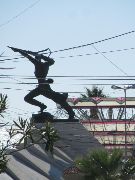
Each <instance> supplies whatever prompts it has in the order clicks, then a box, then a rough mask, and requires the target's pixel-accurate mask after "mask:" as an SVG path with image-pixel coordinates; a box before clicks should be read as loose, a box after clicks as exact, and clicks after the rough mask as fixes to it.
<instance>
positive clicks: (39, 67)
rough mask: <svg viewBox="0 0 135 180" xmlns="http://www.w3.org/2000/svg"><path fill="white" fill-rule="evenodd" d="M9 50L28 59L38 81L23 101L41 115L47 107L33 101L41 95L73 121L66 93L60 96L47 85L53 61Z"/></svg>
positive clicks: (49, 81) (29, 53)
mask: <svg viewBox="0 0 135 180" xmlns="http://www.w3.org/2000/svg"><path fill="white" fill-rule="evenodd" d="M9 48H11V49H12V50H13V51H14V52H19V53H20V54H21V55H23V56H24V57H26V58H28V59H29V60H30V61H31V62H32V63H33V64H34V66H35V76H36V78H37V80H38V86H37V87H36V88H35V89H33V90H31V91H30V93H28V94H27V95H26V96H25V97H24V100H25V101H26V102H27V103H30V104H32V105H35V106H38V107H40V111H41V113H43V111H44V109H46V108H47V106H46V105H45V104H43V103H41V102H39V101H37V100H36V99H34V97H36V96H38V95H43V96H45V97H47V98H49V99H51V100H53V101H54V102H55V103H57V104H60V106H61V107H62V108H64V109H65V110H66V111H67V112H68V114H69V119H73V118H74V116H75V113H74V111H73V110H72V108H71V106H70V105H69V104H68V103H67V102H66V99H67V97H68V93H63V94H61V93H58V92H55V91H53V90H52V89H51V87H50V85H49V84H51V83H53V79H46V77H47V74H48V71H49V67H50V66H52V65H53V64H54V63H55V61H54V60H53V59H52V58H50V57H47V56H44V55H43V54H39V53H38V52H32V51H26V50H22V49H18V48H14V47H9ZM48 49H49V48H48ZM48 49H46V50H45V51H47V50H48Z"/></svg>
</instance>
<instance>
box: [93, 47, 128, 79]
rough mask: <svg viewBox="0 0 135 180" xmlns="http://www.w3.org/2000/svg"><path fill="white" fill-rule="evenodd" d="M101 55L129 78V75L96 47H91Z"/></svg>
mask: <svg viewBox="0 0 135 180" xmlns="http://www.w3.org/2000/svg"><path fill="white" fill-rule="evenodd" d="M91 46H92V47H93V48H94V49H95V50H96V51H97V52H98V53H99V54H101V55H102V56H103V57H104V58H105V59H106V60H107V61H109V62H110V63H111V64H112V65H113V66H114V67H115V68H116V69H118V70H119V71H120V72H122V73H123V74H124V75H126V76H128V74H127V73H126V72H125V71H124V70H123V69H121V68H120V67H118V66H117V65H116V64H115V63H114V62H112V61H111V60H110V59H109V58H108V57H106V56H105V55H104V54H103V53H102V52H100V51H99V50H98V49H97V48H96V47H95V46H94V45H91Z"/></svg>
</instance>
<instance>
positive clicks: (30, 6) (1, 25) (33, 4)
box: [0, 0, 41, 28]
mask: <svg viewBox="0 0 135 180" xmlns="http://www.w3.org/2000/svg"><path fill="white" fill-rule="evenodd" d="M39 1H41V0H38V1H35V2H34V3H32V4H31V5H29V6H28V7H27V8H25V9H24V10H23V11H21V12H20V13H18V14H17V15H15V16H13V17H12V18H10V19H9V20H7V21H5V22H4V23H2V24H0V28H2V27H3V26H5V25H7V24H9V23H10V22H12V21H13V20H15V19H16V18H18V17H19V16H21V15H22V14H24V13H25V12H26V11H28V10H29V9H31V8H32V7H34V6H35V5H36V4H37V3H39Z"/></svg>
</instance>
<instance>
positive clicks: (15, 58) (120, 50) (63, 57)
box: [0, 47, 135, 62]
mask: <svg viewBox="0 0 135 180" xmlns="http://www.w3.org/2000/svg"><path fill="white" fill-rule="evenodd" d="M130 50H135V48H134V47H131V48H124V49H116V50H109V51H102V52H100V53H102V54H107V53H115V52H123V51H130ZM100 53H98V52H97V53H86V54H77V55H70V56H60V57H55V58H54V59H59V58H60V59H65V58H75V57H83V56H92V55H99V54H100ZM8 57H10V56H8ZM23 58H25V57H24V56H20V57H14V58H6V59H0V62H1V61H12V60H18V59H23ZM17 62H18V61H17Z"/></svg>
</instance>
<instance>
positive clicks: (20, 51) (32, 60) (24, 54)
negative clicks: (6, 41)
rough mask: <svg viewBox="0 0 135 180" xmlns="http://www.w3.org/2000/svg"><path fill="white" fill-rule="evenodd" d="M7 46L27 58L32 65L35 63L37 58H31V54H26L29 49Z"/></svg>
mask: <svg viewBox="0 0 135 180" xmlns="http://www.w3.org/2000/svg"><path fill="white" fill-rule="evenodd" d="M8 47H9V46H8ZM9 48H10V49H12V50H13V51H14V52H19V53H20V54H21V55H23V56H24V57H26V58H28V59H29V60H30V61H31V62H32V63H33V64H34V65H35V64H36V63H37V60H36V59H35V58H33V57H32V56H31V55H29V54H28V53H29V51H25V50H22V49H18V48H14V47H9ZM30 52H31V51H30ZM31 54H32V53H31Z"/></svg>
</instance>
